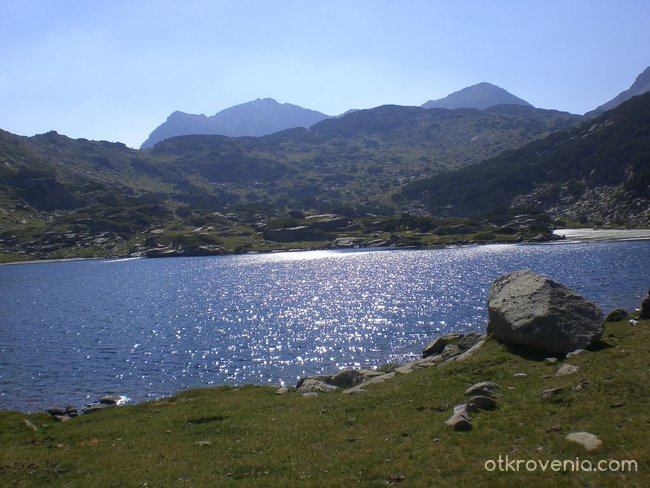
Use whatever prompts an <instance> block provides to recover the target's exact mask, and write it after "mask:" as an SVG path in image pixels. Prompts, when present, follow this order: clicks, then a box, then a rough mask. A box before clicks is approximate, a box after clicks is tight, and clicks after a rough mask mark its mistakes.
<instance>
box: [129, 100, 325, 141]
mask: <svg viewBox="0 0 650 488" xmlns="http://www.w3.org/2000/svg"><path fill="white" fill-rule="evenodd" d="M327 117H328V115H325V114H323V113H320V112H317V111H315V110H309V109H305V108H302V107H299V106H297V105H292V104H290V103H278V102H276V101H275V100H273V99H272V98H263V99H259V98H258V99H257V100H254V101H252V102H247V103H242V104H240V105H235V106H234V107H230V108H227V109H225V110H222V111H221V112H219V113H217V114H215V115H213V116H211V117H206V116H205V115H193V114H186V113H183V112H174V113H173V114H171V115H170V116H169V117H168V118H167V120H166V121H165V122H164V123H162V124H161V125H160V126H158V127H157V128H156V129H155V130H154V131H153V132H152V133H151V135H149V138H148V139H147V140H146V141H145V142H144V143H143V144H142V146H141V148H142V149H145V148H149V147H152V146H154V145H155V144H156V143H157V142H159V141H162V140H164V139H168V138H170V137H175V136H182V135H190V134H219V135H225V136H232V137H237V136H263V135H266V134H272V133H273V132H278V131H281V130H284V129H289V128H292V127H310V126H311V125H313V124H315V123H316V122H319V121H321V120H323V119H325V118H327Z"/></svg>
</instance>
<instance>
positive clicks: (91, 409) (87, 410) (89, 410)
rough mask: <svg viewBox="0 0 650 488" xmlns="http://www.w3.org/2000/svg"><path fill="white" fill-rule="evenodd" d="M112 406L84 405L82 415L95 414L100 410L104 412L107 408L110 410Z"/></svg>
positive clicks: (100, 404) (102, 404)
mask: <svg viewBox="0 0 650 488" xmlns="http://www.w3.org/2000/svg"><path fill="white" fill-rule="evenodd" d="M112 407H114V405H108V404H106V403H93V404H92V405H86V406H85V407H84V408H83V413H85V414H88V413H96V412H99V411H101V410H106V409H107V408H112Z"/></svg>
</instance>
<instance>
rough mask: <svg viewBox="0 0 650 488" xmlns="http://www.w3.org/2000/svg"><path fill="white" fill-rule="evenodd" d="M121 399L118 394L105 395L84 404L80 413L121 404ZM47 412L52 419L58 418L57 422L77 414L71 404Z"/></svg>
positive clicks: (93, 411)
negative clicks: (88, 403)
mask: <svg viewBox="0 0 650 488" xmlns="http://www.w3.org/2000/svg"><path fill="white" fill-rule="evenodd" d="M123 401H124V399H123V398H122V397H120V396H117V395H106V396H103V397H101V398H100V399H99V400H97V401H96V402H94V403H91V404H90V405H85V406H84V407H83V408H82V410H81V413H84V414H88V413H95V412H98V411H100V410H104V409H106V408H110V407H115V406H117V405H121V404H122V403H123ZM47 413H49V414H50V415H51V416H52V418H53V419H54V420H58V421H59V422H67V421H69V420H71V419H73V418H74V417H77V416H78V415H79V412H78V411H77V408H76V407H74V406H72V405H68V406H67V407H66V408H58V407H54V408H50V409H48V410H47Z"/></svg>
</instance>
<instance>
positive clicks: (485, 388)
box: [465, 381, 501, 398]
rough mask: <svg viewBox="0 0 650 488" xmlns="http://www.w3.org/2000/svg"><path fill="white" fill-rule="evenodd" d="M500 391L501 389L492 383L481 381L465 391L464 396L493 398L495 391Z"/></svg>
mask: <svg viewBox="0 0 650 488" xmlns="http://www.w3.org/2000/svg"><path fill="white" fill-rule="evenodd" d="M500 389H501V387H500V386H499V385H497V384H496V383H493V382H492V381H482V382H481V383H476V384H474V385H472V386H470V387H469V388H468V389H467V390H465V396H477V395H478V396H488V397H492V398H494V397H496V395H497V391H498V390H500Z"/></svg>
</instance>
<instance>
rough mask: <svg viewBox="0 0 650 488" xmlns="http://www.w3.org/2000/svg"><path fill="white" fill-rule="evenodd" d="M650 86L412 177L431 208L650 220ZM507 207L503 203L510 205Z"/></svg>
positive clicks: (409, 192)
mask: <svg viewBox="0 0 650 488" xmlns="http://www.w3.org/2000/svg"><path fill="white" fill-rule="evenodd" d="M648 133H650V93H648V94H645V95H641V96H638V97H634V98H632V99H631V100H629V101H627V102H625V103H623V104H622V105H620V106H619V107H617V108H616V109H614V110H611V111H609V112H606V113H604V114H603V115H601V116H599V117H597V118H596V119H593V120H591V121H588V122H585V123H583V124H581V125H580V126H578V127H576V128H574V129H570V130H567V131H562V132H558V133H555V134H552V135H550V136H549V137H547V138H545V139H542V140H538V141H534V142H532V143H530V144H528V145H526V146H524V147H522V148H520V149H517V150H515V151H507V152H504V153H503V154H501V155H499V156H497V157H496V158H492V159H489V160H486V161H484V162H482V163H480V164H477V165H472V166H468V167H465V168H461V169H460V170H457V171H453V172H447V173H445V174H442V175H439V176H437V177H434V178H429V179H426V180H423V181H420V182H416V183H413V184H411V185H409V186H407V187H406V188H405V189H404V192H403V194H404V195H405V196H406V197H407V198H416V199H420V200H421V201H423V202H425V204H426V205H427V207H428V209H429V211H431V212H432V213H434V214H440V213H447V214H452V215H465V216H467V215H474V216H479V215H487V214H490V213H493V214H494V213H495V212H497V213H498V212H502V213H503V212H507V211H511V212H512V211H514V212H517V211H520V210H523V209H525V210H527V211H531V210H536V211H539V212H550V213H551V214H553V215H555V216H556V217H558V218H568V219H571V220H578V221H581V222H590V223H597V224H615V225H642V226H646V225H650V211H649V210H648V209H649V208H650V171H649V170H648V161H649V160H650V139H648V137H647V134H648ZM508 209H509V210H508Z"/></svg>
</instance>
